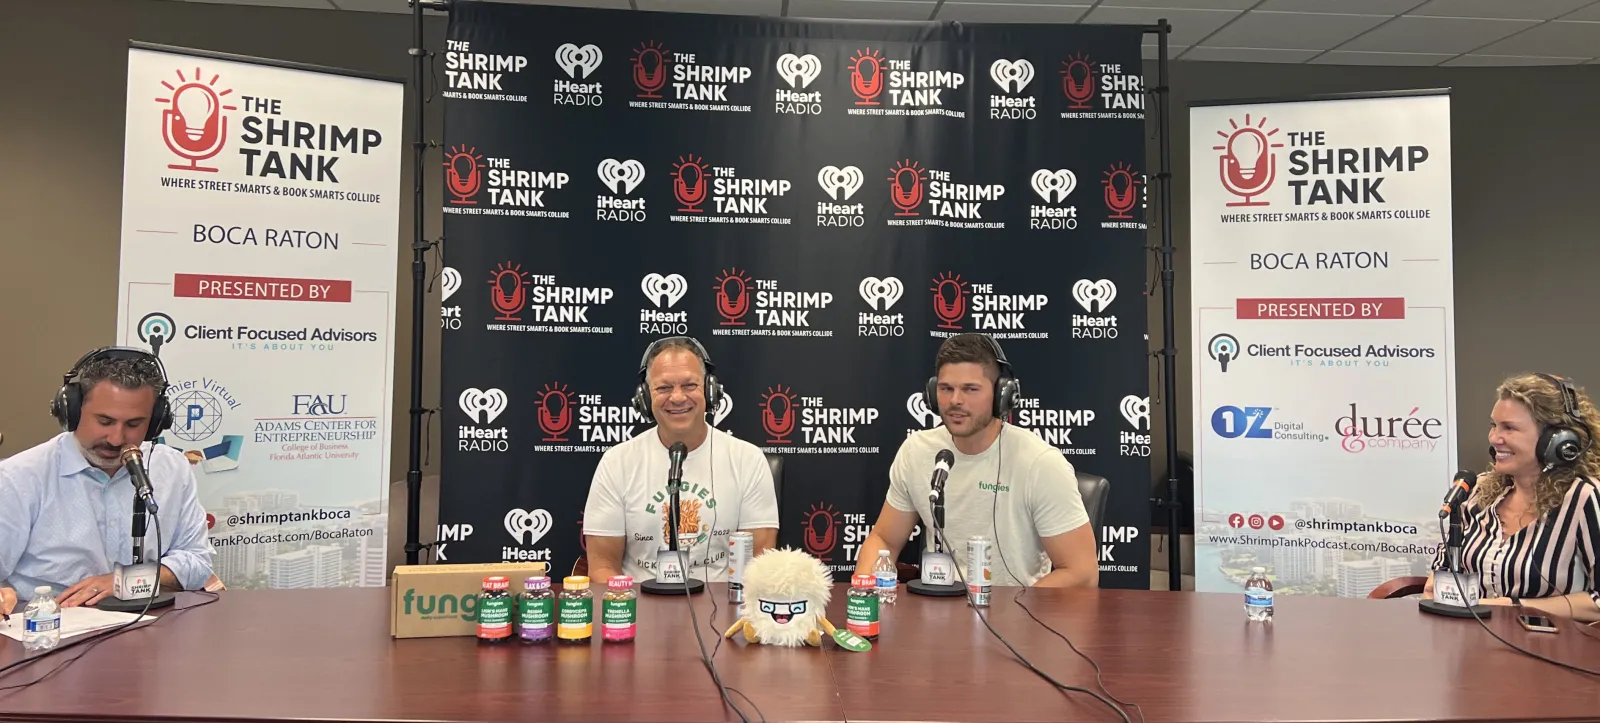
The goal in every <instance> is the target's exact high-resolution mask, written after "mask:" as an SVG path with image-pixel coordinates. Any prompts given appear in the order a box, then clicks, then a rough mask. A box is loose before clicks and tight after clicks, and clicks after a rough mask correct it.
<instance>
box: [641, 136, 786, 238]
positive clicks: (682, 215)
mask: <svg viewBox="0 0 1600 723" xmlns="http://www.w3.org/2000/svg"><path fill="white" fill-rule="evenodd" d="M671 176H672V196H673V198H674V199H675V200H676V201H677V202H678V209H677V211H678V213H676V214H673V215H672V217H671V220H673V221H676V222H679V223H758V224H776V225H780V226H787V225H789V224H790V223H793V222H794V220H793V219H791V218H788V217H786V216H777V215H774V213H775V212H773V211H771V210H769V209H768V208H767V202H769V201H774V200H777V199H781V198H783V197H784V196H785V195H786V194H788V193H789V189H790V188H791V187H792V184H790V183H789V181H787V180H785V179H782V178H770V179H769V178H740V177H739V173H738V171H737V170H735V169H734V167H733V166H712V165H710V164H708V163H706V159H705V158H704V157H701V156H696V155H694V154H692V153H691V154H688V155H686V156H680V157H679V158H678V161H677V162H676V163H674V164H672V173H671ZM707 200H710V201H711V209H714V211H713V213H710V214H708V213H706V212H707V211H708V210H710V209H707V208H706V201H707Z"/></svg>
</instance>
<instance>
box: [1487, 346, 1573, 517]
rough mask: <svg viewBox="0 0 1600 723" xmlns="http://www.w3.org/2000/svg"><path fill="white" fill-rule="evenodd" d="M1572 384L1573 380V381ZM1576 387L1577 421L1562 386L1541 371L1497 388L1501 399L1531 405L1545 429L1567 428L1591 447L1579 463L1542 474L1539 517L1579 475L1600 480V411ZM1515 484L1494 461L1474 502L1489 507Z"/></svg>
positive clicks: (1536, 498) (1535, 507) (1537, 493)
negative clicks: (1597, 437)
mask: <svg viewBox="0 0 1600 723" xmlns="http://www.w3.org/2000/svg"><path fill="white" fill-rule="evenodd" d="M1568 383H1571V382H1570V380H1569V382H1568ZM1573 389H1574V390H1576V391H1577V396H1578V405H1577V407H1578V417H1579V419H1577V420H1572V419H1568V418H1567V405H1566V401H1565V400H1564V399H1562V394H1561V387H1560V385H1558V384H1556V383H1555V382H1553V381H1551V380H1549V379H1546V378H1545V377H1542V376H1540V375H1538V374H1521V375H1518V376H1514V377H1511V378H1509V379H1506V380H1505V381H1503V382H1501V383H1500V388H1499V389H1497V390H1495V398H1496V399H1497V400H1505V399H1510V400H1514V401H1517V402H1521V403H1522V405H1523V406H1525V407H1527V408H1528V411H1529V412H1530V413H1531V414H1532V415H1533V421H1534V422H1536V423H1538V425H1539V429H1540V431H1541V432H1542V431H1543V430H1544V428H1546V427H1549V426H1563V427H1567V428H1569V429H1571V430H1572V431H1573V432H1576V433H1577V435H1578V439H1579V441H1580V442H1581V443H1582V444H1583V445H1584V446H1585V447H1587V449H1586V450H1585V451H1584V453H1583V456H1582V457H1579V458H1578V461H1577V463H1576V464H1574V465H1571V466H1562V467H1555V468H1553V469H1551V470H1550V471H1548V472H1540V473H1539V481H1538V482H1536V483H1534V501H1533V513H1534V519H1535V520H1538V519H1543V518H1544V516H1545V515H1547V514H1549V513H1550V511H1551V510H1553V509H1555V508H1556V507H1557V506H1558V505H1560V504H1561V500H1562V499H1563V498H1565V497H1566V495H1567V491H1568V490H1570V489H1572V483H1573V481H1574V480H1576V479H1577V478H1578V477H1580V476H1583V477H1588V478H1589V479H1600V448H1597V447H1596V446H1595V445H1594V430H1596V429H1600V411H1596V409H1595V406H1594V402H1593V401H1592V400H1590V399H1589V395H1588V394H1587V393H1585V392H1584V390H1583V389H1582V388H1581V387H1578V386H1577V385H1576V384H1574V385H1573ZM1574 422H1578V424H1574ZM1536 451H1537V450H1536ZM1511 486H1512V480H1511V477H1510V476H1508V475H1503V474H1500V473H1498V472H1495V471H1494V460H1490V461H1489V469H1488V470H1487V471H1486V472H1485V473H1484V475H1483V476H1482V477H1480V478H1479V480H1478V485H1477V488H1476V489H1475V490H1474V491H1473V494H1472V501H1473V503H1474V504H1475V505H1476V506H1477V507H1478V508H1479V509H1482V508H1485V507H1487V506H1488V505H1490V504H1492V503H1493V502H1494V501H1495V499H1496V498H1498V497H1499V496H1500V494H1501V493H1502V492H1504V491H1505V490H1507V489H1509V488H1510V487H1511Z"/></svg>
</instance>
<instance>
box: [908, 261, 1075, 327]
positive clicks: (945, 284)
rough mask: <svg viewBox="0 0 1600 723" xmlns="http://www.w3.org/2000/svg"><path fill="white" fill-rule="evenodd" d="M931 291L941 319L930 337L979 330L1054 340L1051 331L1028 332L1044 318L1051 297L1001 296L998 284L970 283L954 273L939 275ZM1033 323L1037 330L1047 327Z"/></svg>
mask: <svg viewBox="0 0 1600 723" xmlns="http://www.w3.org/2000/svg"><path fill="white" fill-rule="evenodd" d="M928 291H929V292H931V294H932V299H933V314H934V316H935V317H937V318H938V319H939V323H938V324H937V328H934V329H930V330H928V334H929V335H930V336H933V337H937V338H949V337H951V336H954V335H956V334H959V333H962V332H964V331H978V332H983V333H985V334H988V335H990V336H992V337H994V338H996V339H1048V338H1050V332H1048V331H1028V329H1029V326H1028V324H1029V323H1030V320H1033V319H1037V318H1038V317H1040V316H1041V315H1042V313H1043V311H1044V309H1045V307H1047V306H1049V305H1050V297H1049V295H1047V294H1006V293H1001V292H1000V290H998V289H996V288H995V285H994V284H987V283H977V282H972V283H969V282H968V281H966V280H965V279H963V278H962V276H961V274H958V273H955V272H952V271H946V272H943V273H941V274H939V275H938V276H935V277H934V278H933V283H932V285H931V286H930V287H929V288H928ZM1030 314H1032V316H1030ZM1032 323H1034V325H1035V326H1036V327H1037V328H1043V327H1044V325H1045V324H1044V321H1043V320H1038V321H1033V322H1032ZM969 327H970V328H969Z"/></svg>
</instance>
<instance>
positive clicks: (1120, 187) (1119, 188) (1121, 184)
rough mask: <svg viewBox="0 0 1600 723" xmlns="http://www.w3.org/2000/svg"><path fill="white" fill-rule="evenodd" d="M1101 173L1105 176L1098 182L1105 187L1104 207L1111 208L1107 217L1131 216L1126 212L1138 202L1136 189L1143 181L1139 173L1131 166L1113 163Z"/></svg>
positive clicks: (1122, 217)
mask: <svg viewBox="0 0 1600 723" xmlns="http://www.w3.org/2000/svg"><path fill="white" fill-rule="evenodd" d="M1101 175H1103V176H1105V178H1104V179H1102V180H1101V181H1100V183H1101V184H1102V185H1104V186H1105V187H1106V208H1109V209H1111V216H1109V218H1120V219H1130V218H1133V217H1132V216H1130V215H1128V212H1129V211H1132V210H1133V207H1134V206H1135V205H1137V204H1138V203H1139V193H1138V189H1139V186H1140V185H1141V184H1143V183H1144V181H1143V180H1142V179H1141V178H1140V175H1139V173H1138V172H1137V171H1135V170H1133V166H1129V165H1127V164H1123V163H1113V164H1111V170H1109V171H1105V172H1104V173H1102V174H1101Z"/></svg>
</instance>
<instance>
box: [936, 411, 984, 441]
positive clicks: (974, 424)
mask: <svg viewBox="0 0 1600 723" xmlns="http://www.w3.org/2000/svg"><path fill="white" fill-rule="evenodd" d="M967 423H968V424H969V425H970V426H969V428H968V429H967V431H965V432H960V433H957V432H956V431H954V430H953V429H952V430H951V432H950V435H951V436H953V437H976V436H978V435H979V434H982V433H983V431H984V430H986V429H988V428H989V425H991V424H994V417H988V416H985V417H980V416H978V415H976V414H970V413H969V414H968V415H967ZM945 428H946V429H950V425H948V424H946V425H945Z"/></svg>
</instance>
